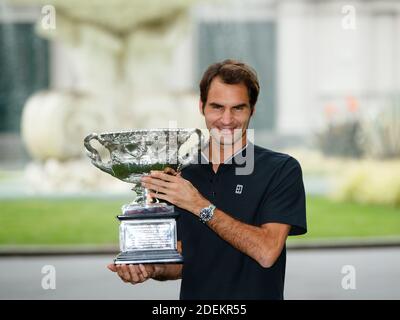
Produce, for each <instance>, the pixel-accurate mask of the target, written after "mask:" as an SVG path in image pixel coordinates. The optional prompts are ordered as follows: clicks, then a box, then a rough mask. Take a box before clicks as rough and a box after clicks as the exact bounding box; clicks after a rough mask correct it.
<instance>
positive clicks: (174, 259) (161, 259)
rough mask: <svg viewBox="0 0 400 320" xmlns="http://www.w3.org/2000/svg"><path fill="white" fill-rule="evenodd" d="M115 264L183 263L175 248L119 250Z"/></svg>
mask: <svg viewBox="0 0 400 320" xmlns="http://www.w3.org/2000/svg"><path fill="white" fill-rule="evenodd" d="M114 263H115V264H139V263H140V264H147V263H183V257H182V256H181V254H180V253H179V252H178V251H177V250H140V251H128V252H121V253H120V254H119V255H118V256H117V257H116V258H115V259H114Z"/></svg>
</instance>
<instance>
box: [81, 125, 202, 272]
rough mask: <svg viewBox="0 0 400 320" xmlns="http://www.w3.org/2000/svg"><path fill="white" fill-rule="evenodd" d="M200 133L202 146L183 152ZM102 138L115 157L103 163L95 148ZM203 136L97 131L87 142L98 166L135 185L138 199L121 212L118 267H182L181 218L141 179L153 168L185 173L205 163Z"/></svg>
mask: <svg viewBox="0 0 400 320" xmlns="http://www.w3.org/2000/svg"><path fill="white" fill-rule="evenodd" d="M194 135H196V136H197V143H196V144H195V145H194V146H192V147H191V148H186V149H187V150H186V151H184V152H182V150H183V149H185V148H184V146H185V143H186V142H188V140H189V139H190V138H191V137H192V136H194ZM92 140H97V141H98V142H99V143H100V144H101V145H102V146H104V147H105V148H106V149H107V150H108V151H109V153H110V160H109V161H108V162H103V161H102V159H101V156H100V153H99V152H98V151H97V150H96V149H95V148H94V147H93V146H92V145H91V141H92ZM202 145H203V135H202V133H201V130H199V129H184V128H176V129H174V128H172V129H171V128H168V129H138V130H131V131H121V132H110V133H101V134H97V133H92V134H89V135H88V136H87V137H86V138H85V139H84V146H85V148H86V151H87V155H88V156H89V158H90V159H91V162H92V164H93V165H94V166H96V167H97V168H99V169H100V170H102V171H104V172H106V173H108V174H110V175H112V176H113V177H115V178H117V179H120V180H122V181H125V182H128V183H133V184H134V187H133V189H132V190H134V191H135V198H134V200H133V201H132V202H131V203H129V204H124V205H123V206H122V208H121V211H122V214H120V215H118V216H117V218H118V219H119V221H120V230H119V235H120V236H119V239H120V250H121V253H120V254H119V255H118V256H117V258H116V259H115V260H114V262H115V263H116V264H131V263H132V264H137V263H171V262H174V263H182V262H183V258H182V256H181V255H180V254H179V252H178V251H177V232H176V219H177V218H178V216H179V214H178V212H176V211H175V210H174V206H173V205H168V204H166V203H163V202H160V201H159V200H158V199H157V200H156V201H155V202H154V201H153V199H151V198H150V197H149V196H148V193H149V192H148V190H147V189H146V188H144V187H142V185H141V177H142V176H143V175H148V174H150V172H151V171H152V170H161V171H164V170H165V169H166V168H171V169H173V170H174V171H175V172H179V171H180V170H181V169H182V168H184V167H185V166H187V165H189V164H191V163H196V161H197V160H198V159H199V156H200V151H201V147H202Z"/></svg>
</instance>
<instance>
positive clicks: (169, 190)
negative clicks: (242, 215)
mask: <svg viewBox="0 0 400 320" xmlns="http://www.w3.org/2000/svg"><path fill="white" fill-rule="evenodd" d="M142 185H143V186H144V187H145V188H147V189H150V190H151V192H150V197H152V198H158V199H162V200H166V201H168V202H170V203H172V204H173V205H175V206H177V207H180V208H182V209H185V210H187V211H190V212H192V213H194V214H196V215H198V214H199V212H200V210H201V209H202V208H204V207H207V206H208V205H209V204H210V202H209V201H208V200H207V199H205V198H204V197H203V196H202V195H201V194H200V192H199V191H198V190H197V189H196V188H195V187H194V186H193V185H192V184H191V183H190V181H188V180H186V179H184V178H182V177H181V176H180V174H176V175H171V174H168V173H165V171H164V172H162V171H152V172H151V174H150V176H145V177H143V178H142Z"/></svg>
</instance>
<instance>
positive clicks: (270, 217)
mask: <svg viewBox="0 0 400 320" xmlns="http://www.w3.org/2000/svg"><path fill="white" fill-rule="evenodd" d="M260 213H261V224H264V223H268V222H277V223H284V224H288V225H291V226H292V227H291V229H290V232H289V235H300V234H304V233H306V232H307V223H306V197H305V191H304V184H303V175H302V170H301V166H300V164H299V162H298V161H297V160H296V159H294V158H292V157H289V158H288V160H286V161H285V162H284V163H283V165H282V166H281V167H280V168H279V169H278V170H277V172H276V173H275V177H274V179H273V180H272V183H271V185H270V186H269V187H268V188H267V189H266V191H265V194H264V196H263V199H262V201H261V206H260Z"/></svg>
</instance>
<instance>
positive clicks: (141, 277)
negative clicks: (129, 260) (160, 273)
mask: <svg viewBox="0 0 400 320" xmlns="http://www.w3.org/2000/svg"><path fill="white" fill-rule="evenodd" d="M107 268H108V269H110V270H111V271H112V272H116V273H118V276H119V277H120V278H121V280H122V281H124V282H126V283H128V282H129V283H132V284H137V283H142V282H144V281H146V280H147V279H151V278H153V277H155V276H156V274H157V265H153V264H146V265H143V264H129V265H127V264H122V265H121V264H118V265H115V264H109V265H108V266H107Z"/></svg>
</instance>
